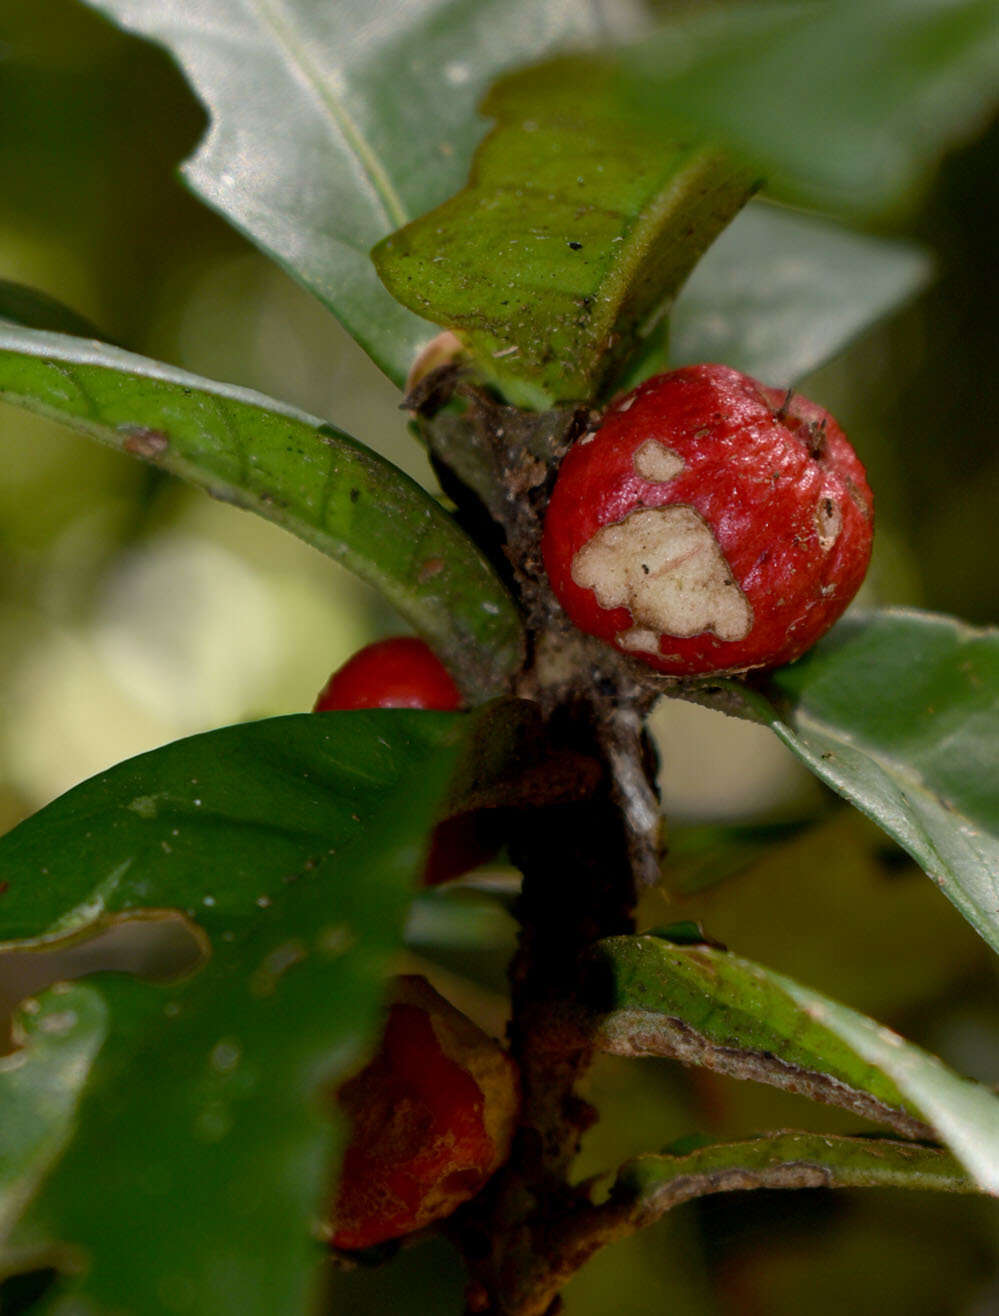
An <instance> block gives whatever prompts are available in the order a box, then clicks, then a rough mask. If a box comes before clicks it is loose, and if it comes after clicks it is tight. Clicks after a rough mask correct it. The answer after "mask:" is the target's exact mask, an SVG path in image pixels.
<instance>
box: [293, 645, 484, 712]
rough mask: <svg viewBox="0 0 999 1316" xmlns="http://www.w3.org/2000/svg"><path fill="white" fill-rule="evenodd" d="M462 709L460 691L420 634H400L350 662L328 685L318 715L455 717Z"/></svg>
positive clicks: (366, 650) (316, 708)
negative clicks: (431, 712) (412, 711)
mask: <svg viewBox="0 0 999 1316" xmlns="http://www.w3.org/2000/svg"><path fill="white" fill-rule="evenodd" d="M460 707H461V694H460V692H459V690H458V687H457V686H456V685H455V683H454V682H453V681H452V680H451V677H450V675H449V674H448V671H447V668H446V667H445V666H444V664H443V663H442V662H441V660H440V659H439V658H438V657H437V655H436V654H435V653H434V651H433V649H431V648H430V646H429V645H428V644H426V643H425V642H424V641H423V640H420V639H417V638H416V636H415V635H396V636H393V637H392V638H391V639H388V640H378V641H377V642H376V643H375V644H369V645H367V647H366V648H364V649H359V650H358V652H357V653H355V654H354V656H353V658H348V660H347V661H346V662H345V663H344V665H343V666H342V667H341V668H339V669H338V670H337V671H335V672H334V673H333V675H332V676H331V677H330V679H329V680H328V681H327V682H326V685H325V686H324V687H323V689H322V692H321V693H320V695H319V698H318V699H317V700H316V704H315V708H314V709H313V712H316V713H329V712H332V711H335V710H338V709H339V710H343V709H348V708H434V709H437V710H439V711H440V712H442V713H450V712H453V711H454V710H455V709H458V708H460Z"/></svg>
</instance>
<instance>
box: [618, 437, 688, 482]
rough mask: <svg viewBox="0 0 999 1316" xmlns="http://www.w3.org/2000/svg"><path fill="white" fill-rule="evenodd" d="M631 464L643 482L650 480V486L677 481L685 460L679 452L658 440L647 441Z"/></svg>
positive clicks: (637, 451)
mask: <svg viewBox="0 0 999 1316" xmlns="http://www.w3.org/2000/svg"><path fill="white" fill-rule="evenodd" d="M631 464H632V466H633V467H634V468H635V474H636V475H640V476H641V477H642V479H643V480H648V482H649V483H650V484H669V482H670V480H673V479H675V478H676V476H678V475H679V474H680V472H681V471H682V470H683V467H684V460H683V458H682V457H681V456H680V454H679V453H678V452H674V451H673V449H672V448H667V447H666V445H665V443H660V442H659V440H658V439H646V440H645V442H644V443H643V444H642V446H641V447H640V448H637V449H636V450H635V455H634V456H633V457H632V459H631Z"/></svg>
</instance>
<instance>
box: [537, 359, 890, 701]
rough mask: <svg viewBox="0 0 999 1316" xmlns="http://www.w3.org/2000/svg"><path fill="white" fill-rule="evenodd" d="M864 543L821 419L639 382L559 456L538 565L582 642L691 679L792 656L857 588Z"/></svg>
mask: <svg viewBox="0 0 999 1316" xmlns="http://www.w3.org/2000/svg"><path fill="white" fill-rule="evenodd" d="M872 529H873V500H872V497H871V491H870V489H869V487H868V484H867V479H866V477H865V474H864V468H863V466H861V464H860V461H859V460H858V458H857V455H856V453H855V452H854V451H853V449H852V448H851V447H850V444H849V443H848V442H847V439H846V437H845V435H844V434H843V432H842V430H841V429H840V427H839V426H838V425H837V424H836V422H835V420H833V418H832V417H831V416H830V415H829V414H828V412H826V411H824V410H823V409H822V408H821V407H818V406H816V405H815V403H813V402H809V401H807V400H806V399H805V398H803V397H799V396H798V395H797V394H791V395H788V394H785V393H783V392H782V391H781V390H780V389H774V388H767V387H766V386H765V385H763V384H760V383H758V382H757V381H756V380H755V379H751V378H750V377H749V376H748V375H743V374H740V373H739V371H737V370H732V369H731V368H730V367H728V366H720V365H700V366H686V367H684V368H683V369H682V370H674V371H672V372H671V373H670V374H666V375H658V376H656V377H655V378H654V379H649V380H647V381H646V382H645V383H644V384H642V385H640V386H639V387H638V388H636V389H635V390H634V391H633V392H631V393H628V394H627V395H626V396H624V397H622V398H620V399H619V400H618V401H617V402H616V403H615V404H614V405H613V406H612V407H611V408H610V410H609V411H608V412H607V414H606V416H605V417H604V418H603V420H602V422H601V424H600V426H599V428H598V429H597V430H596V431H595V432H594V433H590V434H587V435H584V437H583V438H581V439H580V440H578V442H577V443H576V444H575V445H574V446H573V447H572V448H571V449H570V451H569V453H568V454H567V456H566V458H565V460H564V461H563V463H562V466H561V469H560V470H559V473H558V478H557V480H556V482H555V489H554V492H553V494H552V498H551V503H550V504H549V507H548V512H547V517H546V521H545V530H544V541H543V552H544V560H545V568H546V570H547V572H548V576H549V579H550V580H551V584H552V588H553V590H554V591H555V594H556V596H557V597H558V599H559V602H560V603H561V604H562V606H563V607H564V608H565V610H566V612H567V613H568V614H569V616H570V617H571V618H572V620H573V621H574V622H575V623H576V625H577V626H578V627H579V628H580V629H581V630H584V631H587V632H588V633H589V634H591V635H597V636H599V637H600V638H601V639H603V640H607V641H608V642H609V643H610V644H613V645H614V646H615V647H616V648H618V649H620V650H622V651H623V652H625V653H628V654H631V655H632V656H633V657H635V658H638V659H640V660H641V661H642V662H645V663H648V664H649V665H650V666H652V667H655V668H656V669H657V670H658V671H661V672H668V673H670V674H671V675H675V676H694V675H699V674H703V673H708V672H711V673H732V672H743V671H746V670H748V669H749V668H753V667H775V666H777V665H778V664H779V663H786V662H790V660H791V659H792V658H797V657H798V655H799V654H802V653H804V651H805V650H806V649H808V648H810V646H811V645H813V644H814V643H815V641H816V640H817V639H818V638H819V637H820V636H821V635H822V634H823V633H824V632H825V631H827V630H828V629H829V627H830V626H831V625H832V624H833V622H834V621H835V620H836V619H837V617H839V616H840V614H841V613H842V612H843V610H844V609H845V608H846V606H847V604H848V603H849V602H850V600H851V599H852V598H853V596H854V594H855V593H856V592H857V590H858V588H859V587H860V583H861V581H862V580H863V578H864V573H865V572H866V570H867V564H868V562H869V560H870V553H871V535H872Z"/></svg>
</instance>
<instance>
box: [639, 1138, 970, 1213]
mask: <svg viewBox="0 0 999 1316" xmlns="http://www.w3.org/2000/svg"><path fill="white" fill-rule="evenodd" d="M789 1187H790V1188H909V1189H914V1188H915V1189H919V1188H922V1189H934V1190H937V1191H942V1192H951V1193H954V1192H957V1193H968V1192H973V1191H974V1183H973V1182H972V1181H971V1180H970V1179H969V1178H968V1177H967V1175H965V1174H963V1173H962V1171H961V1167H960V1165H959V1164H958V1162H957V1161H956V1160H955V1159H954V1158H953V1157H952V1156H948V1154H947V1153H946V1152H942V1151H939V1150H938V1149H937V1148H934V1147H918V1146H913V1145H912V1144H911V1143H904V1142H895V1141H892V1140H890V1139H888V1138H846V1137H841V1136H837V1135H830V1134H824V1135H819V1134H814V1133H792V1132H782V1133H772V1134H767V1135H761V1136H760V1137H756V1138H746V1139H742V1140H740V1141H738V1142H723V1143H713V1144H711V1145H710V1146H707V1147H698V1148H697V1149H696V1150H695V1151H690V1152H687V1153H686V1154H685V1155H682V1156H670V1155H666V1154H663V1155H658V1156H639V1157H636V1158H635V1159H634V1160H633V1161H629V1162H628V1163H627V1164H626V1165H624V1166H622V1168H621V1172H620V1174H619V1176H618V1179H617V1182H616V1184H615V1186H614V1196H615V1198H620V1199H621V1200H622V1201H627V1202H628V1203H629V1205H630V1206H631V1208H632V1215H633V1227H634V1228H642V1227H643V1225H645V1224H650V1223H651V1222H652V1221H653V1220H656V1219H658V1218H659V1217H660V1216H661V1215H663V1214H664V1213H665V1212H666V1211H669V1210H671V1209H672V1208H673V1207H674V1206H679V1204H680V1203H681V1202H685V1201H689V1200H690V1199H691V1198H692V1197H704V1196H706V1195H708V1194H710V1193H721V1192H729V1191H732V1190H739V1191H744V1190H746V1189H753V1188H789Z"/></svg>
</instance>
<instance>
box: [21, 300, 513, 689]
mask: <svg viewBox="0 0 999 1316" xmlns="http://www.w3.org/2000/svg"><path fill="white" fill-rule="evenodd" d="M0 397H2V398H4V399H5V400H6V401H8V402H14V403H17V404H18V405H20V406H24V407H27V408H29V409H30V410H32V411H37V412H40V413H41V414H42V415H46V416H51V417H52V418H54V419H56V420H61V421H63V422H64V423H65V424H67V425H70V426H72V427H73V428H74V429H77V430H80V431H81V432H83V433H84V434H88V435H90V436H91V437H92V438H95V439H99V440H100V441H101V442H103V443H108V444H110V445H111V446H113V447H116V448H119V449H121V450H122V451H124V452H128V453H131V454H133V455H134V456H138V457H142V458H144V459H145V460H146V461H149V462H151V463H152V464H153V465H155V466H158V467H159V468H160V469H162V470H165V471H169V472H170V473H171V474H173V475H177V476H180V477H181V478H182V479H185V480H190V481H191V482H192V483H194V484H198V485H200V486H201V487H202V488H204V489H206V490H207V491H208V492H209V493H210V494H212V496H213V497H216V498H221V499H224V500H225V501H227V502H232V503H235V504H237V505H238V506H240V507H245V508H248V509H250V510H251V511H254V512H257V513H258V514H259V515H261V516H264V517H266V518H267V519H268V520H270V521H275V522H276V523H277V524H278V525H282V526H284V527H285V528H286V529H288V530H291V531H292V532H293V533H294V534H297V535H298V536H299V537H300V538H302V539H304V540H305V541H306V542H307V543H310V544H313V545H315V547H316V548H319V549H320V550H322V552H324V553H326V554H328V555H329V556H330V557H333V558H335V559H336V560H337V561H339V562H342V563H343V564H344V565H345V566H347V567H349V568H350V569H351V570H352V571H355V572H357V574H358V575H359V576H361V577H363V579H365V580H367V581H369V582H370V583H371V584H372V585H374V586H375V587H376V588H377V589H379V590H380V591H381V593H382V594H383V595H384V596H385V597H386V598H387V599H388V600H389V601H390V602H391V603H392V604H394V605H395V607H396V608H398V610H399V612H400V613H401V614H402V615H403V616H404V617H405V618H406V619H407V620H408V621H409V622H411V623H412V625H413V626H414V627H415V628H416V629H417V630H418V631H420V632H421V633H422V634H423V635H424V636H425V637H426V638H427V640H428V641H429V642H430V643H431V644H432V645H433V647H434V649H435V650H436V651H437V653H438V654H439V655H440V657H441V659H442V660H443V661H444V662H445V663H446V664H447V666H448V667H449V668H450V669H451V671H452V673H453V675H454V676H455V678H456V680H457V681H458V683H459V685H461V687H462V689H463V691H464V692H465V694H466V695H467V696H468V697H469V698H470V699H473V700H478V699H483V698H488V697H489V696H491V695H495V694H498V693H500V692H501V691H502V690H503V689H504V688H505V687H506V684H507V681H508V679H509V677H510V675H511V673H512V672H513V671H515V670H516V668H517V666H518V664H519V662H520V658H521V644H522V640H521V628H520V621H519V618H518V616H517V613H516V609H515V607H514V604H513V602H512V601H511V599H510V597H509V595H508V594H507V593H506V590H505V589H504V588H503V586H502V585H501V583H500V582H499V580H498V578H497V576H496V575H495V573H494V571H493V569H492V568H491V567H490V566H489V564H488V563H487V562H486V560H485V558H484V557H483V555H482V554H481V553H480V552H479V550H478V549H477V548H476V547H475V545H474V544H472V542H471V541H470V540H469V539H468V538H467V537H466V536H465V535H464V533H463V532H462V531H461V530H459V528H458V526H457V525H456V524H455V522H454V521H453V520H452V518H451V517H449V516H448V515H447V513H446V512H444V511H443V510H442V509H441V508H440V507H439V506H438V504H437V503H436V502H435V501H434V500H433V499H432V498H431V497H430V495H429V494H427V493H426V492H424V490H422V489H421V488H420V487H419V486H418V485H417V484H416V483H415V482H414V481H412V480H410V479H409V478H408V476H406V475H404V474H403V473H402V472H401V471H399V470H398V469H397V468H396V467H394V466H392V465H391V464H390V463H389V462H386V461H385V460H384V459H383V458H381V457H378V456H377V455H376V454H375V453H373V452H371V451H370V450H369V449H368V448H365V447H364V446H363V445H362V444H360V443H357V442H356V441H355V440H353V439H351V438H350V437H349V436H348V435H346V434H344V433H342V432H341V431H340V430H336V429H334V428H333V427H332V426H331V425H326V424H324V423H323V422H322V421H319V420H317V419H315V417H312V416H308V415H306V414H305V413H304V412H300V411H296V410H295V409H294V408H292V407H289V406H285V405H284V404H282V403H279V402H274V401H272V400H271V399H270V398H266V397H263V396H261V395H260V394H257V393H252V392H249V391H248V390H246V389H241V388H235V387H232V386H230V385H227V384H218V383H214V382H212V381H210V380H205V379H201V378H199V377H198V376H196V375H190V374H187V373H186V372H184V371H182V370H175V369H173V368H172V367H170V366H166V365H162V364H160V363H158V362H155V361H148V360H146V359H144V358H142V357H137V356H133V355H131V354H129V353H127V352H122V351H119V350H117V349H115V348H112V347H106V346H103V345H102V344H100V343H95V342H90V341H84V340H82V339H74V338H64V337H61V336H59V335H56V334H44V333H41V332H36V331H34V330H30V329H16V328H4V327H3V326H0Z"/></svg>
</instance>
